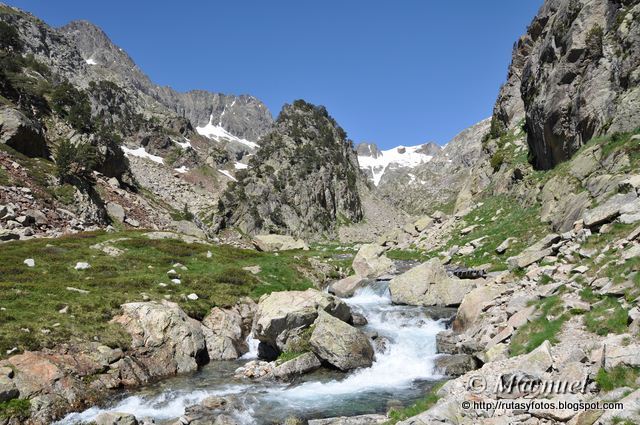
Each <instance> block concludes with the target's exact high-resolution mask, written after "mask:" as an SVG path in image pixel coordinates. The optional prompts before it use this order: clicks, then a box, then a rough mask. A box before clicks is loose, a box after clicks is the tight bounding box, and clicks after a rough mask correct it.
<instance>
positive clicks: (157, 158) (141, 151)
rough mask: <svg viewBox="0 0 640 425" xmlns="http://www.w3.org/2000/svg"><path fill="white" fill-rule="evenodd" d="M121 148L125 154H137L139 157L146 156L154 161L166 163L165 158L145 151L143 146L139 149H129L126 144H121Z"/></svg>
mask: <svg viewBox="0 0 640 425" xmlns="http://www.w3.org/2000/svg"><path fill="white" fill-rule="evenodd" d="M121 148H122V151H123V152H124V154H125V155H131V156H137V157H138V158H146V159H149V160H151V161H153V162H157V163H158V164H164V160H163V159H162V157H161V156H157V155H151V154H150V153H148V152H147V151H145V150H144V148H143V147H139V148H138V149H129V148H128V147H126V146H121Z"/></svg>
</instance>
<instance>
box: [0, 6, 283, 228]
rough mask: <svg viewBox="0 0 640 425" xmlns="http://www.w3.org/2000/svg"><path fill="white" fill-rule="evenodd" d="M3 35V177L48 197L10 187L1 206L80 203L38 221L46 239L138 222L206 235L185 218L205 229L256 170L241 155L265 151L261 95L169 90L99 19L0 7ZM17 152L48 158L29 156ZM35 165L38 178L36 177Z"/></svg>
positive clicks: (43, 206)
mask: <svg viewBox="0 0 640 425" xmlns="http://www.w3.org/2000/svg"><path fill="white" fill-rule="evenodd" d="M0 31H1V32H2V37H0V57H1V58H2V61H1V63H0V95H1V96H2V97H1V98H0V100H1V102H0V103H1V106H2V114H0V132H1V133H2V136H1V143H2V144H3V145H4V146H6V147H7V149H5V150H6V151H7V154H6V158H5V157H3V158H2V159H3V160H5V159H6V163H8V164H11V162H10V161H17V162H16V165H15V166H14V167H5V165H3V168H2V169H0V181H1V182H2V186H6V187H8V188H9V189H11V188H13V186H17V185H26V186H27V187H29V188H30V189H31V190H33V191H34V192H36V193H38V191H43V192H44V193H46V196H45V198H46V199H45V200H40V199H39V200H37V202H23V201H24V199H20V197H19V196H14V194H15V193H21V192H20V191H15V190H13V189H11V190H7V191H6V194H7V196H4V195H3V196H2V197H0V201H1V202H0V204H3V205H4V204H9V205H13V206H14V209H15V210H16V211H18V212H19V211H20V210H22V209H24V208H27V207H29V208H30V209H40V210H42V211H49V208H50V207H51V205H53V206H54V207H55V208H64V209H65V210H71V214H70V215H68V216H67V217H66V218H60V217H58V215H56V214H53V213H52V218H51V219H50V224H51V226H46V227H43V228H42V229H38V230H34V229H31V230H30V231H29V230H28V229H27V231H28V232H31V233H35V234H36V235H40V233H41V232H40V231H42V232H43V234H44V233H46V234H51V233H52V232H59V231H63V232H67V231H78V230H84V229H87V228H93V227H92V226H101V227H104V226H106V225H108V224H110V223H117V222H123V221H124V222H125V225H130V226H132V227H138V226H144V227H161V228H167V229H180V228H182V229H184V228H185V227H184V226H186V225H188V227H189V229H190V230H189V232H191V233H197V234H200V235H201V234H202V232H201V231H200V230H198V229H197V228H196V227H195V224H193V223H187V222H185V221H184V219H185V218H187V219H188V220H193V221H194V222H196V223H198V224H199V225H200V226H201V227H204V225H202V224H200V222H199V219H198V217H199V215H200V212H201V211H203V210H205V209H206V210H211V209H212V208H214V207H215V205H217V200H218V195H219V194H220V192H221V191H222V190H223V189H224V187H225V186H226V183H227V182H228V181H231V180H233V174H234V173H235V171H236V170H237V169H240V168H242V167H246V164H239V163H237V162H236V161H240V160H241V159H242V158H243V157H244V156H245V155H246V154H247V153H250V152H254V151H255V150H256V148H257V147H258V145H257V144H256V143H255V142H254V140H257V139H258V138H259V137H260V135H262V134H264V132H265V131H266V129H267V128H269V127H270V125H271V123H272V118H271V115H270V113H269V111H268V109H267V108H266V107H265V106H264V105H263V104H262V103H261V102H260V101H259V100H257V99H255V98H253V97H251V96H230V95H222V94H215V93H209V92H204V91H196V92H190V93H177V92H175V91H174V90H172V89H170V88H167V87H158V86H157V85H155V84H154V83H153V82H152V81H151V80H150V79H149V78H148V77H147V76H146V75H145V74H144V73H143V72H142V70H141V69H140V68H139V67H137V66H136V64H135V63H134V61H133V60H132V59H131V58H130V57H129V56H128V55H127V53H126V52H124V51H123V50H122V49H120V48H119V47H117V46H115V45H114V44H113V43H112V42H111V40H109V38H108V36H107V35H106V34H105V33H104V32H103V31H102V30H101V29H99V28H97V27H96V26H94V25H93V24H91V23H88V22H83V21H79V22H72V23H70V24H69V25H66V26H64V27H62V28H60V29H56V28H52V27H50V26H49V25H47V24H46V23H45V22H43V21H41V20H39V19H38V18H36V17H35V16H33V15H30V14H28V13H25V12H23V11H21V10H19V9H16V8H12V7H10V6H6V5H2V4H0ZM61 147H64V149H63V148H61ZM11 149H13V150H15V151H17V152H19V153H22V154H25V155H28V156H39V157H42V158H43V159H44V161H43V162H41V163H36V162H33V161H28V160H26V159H23V158H19V157H18V156H16V153H15V152H14V151H12V150H11ZM63 151H64V153H65V155H66V156H65V155H61V154H60V152H63ZM63 157H64V158H66V159H65V162H66V164H65V165H64V166H63V164H62V163H61V162H60V159H61V158H63ZM244 162H245V163H246V160H245V161H244ZM18 163H20V164H18ZM18 165H21V166H22V167H23V168H17V166H18ZM25 173H26V174H31V175H35V176H38V178H37V179H29V180H25V179H24V174H25ZM63 174H64V176H62V175H63ZM109 178H114V180H115V181H111V182H110V183H108V182H107V180H108V179H109ZM105 185H106V186H108V189H105V188H104V187H103V186H105ZM96 189H99V190H97V191H96ZM140 189H146V191H145V190H142V191H141V190H140ZM112 191H113V192H115V194H117V196H111V192H112ZM149 192H151V194H152V196H151V197H149V195H150V193H149ZM72 198H73V199H74V201H73V202H71V199H72ZM151 198H153V199H151ZM40 201H42V202H44V204H42V202H40ZM47 203H48V204H47ZM149 203H151V204H154V206H151V205H150V204H149ZM55 208H54V209H53V210H55ZM194 215H195V216H194ZM127 220H128V221H127ZM54 222H55V224H54ZM131 223H132V224H131ZM5 224H6V223H4V222H3V223H0V230H3V228H4V227H5ZM9 224H11V223H9ZM9 230H11V231H13V229H9ZM18 230H20V229H18ZM14 233H15V235H18V236H20V237H22V234H21V233H20V234H19V232H18V233H16V232H14ZM15 235H14V236H15Z"/></svg>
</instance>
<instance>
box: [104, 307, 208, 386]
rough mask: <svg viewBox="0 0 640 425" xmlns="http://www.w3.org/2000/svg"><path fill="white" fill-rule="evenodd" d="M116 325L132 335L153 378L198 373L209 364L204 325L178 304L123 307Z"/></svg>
mask: <svg viewBox="0 0 640 425" xmlns="http://www.w3.org/2000/svg"><path fill="white" fill-rule="evenodd" d="M113 322H114V323H118V324H120V325H122V326H123V327H124V328H125V330H126V331H127V332H128V333H129V334H130V335H131V337H132V338H133V342H132V348H133V349H134V350H140V351H141V353H143V355H141V356H140V357H146V359H145V364H146V366H147V368H149V369H152V370H153V371H154V372H153V373H152V375H153V376H163V375H171V374H176V373H183V372H190V371H194V370H197V369H198V366H200V365H203V364H205V363H206V362H207V361H208V356H207V349H206V345H205V338H204V334H203V332H202V326H201V325H200V323H199V322H198V321H197V320H195V319H192V318H190V317H189V316H187V315H186V314H185V312H184V311H182V309H181V308H180V307H179V306H178V305H177V304H175V303H171V302H167V301H164V302H162V303H156V302H143V303H129V304H123V305H122V314H121V315H119V316H116V317H115V318H114V319H113Z"/></svg>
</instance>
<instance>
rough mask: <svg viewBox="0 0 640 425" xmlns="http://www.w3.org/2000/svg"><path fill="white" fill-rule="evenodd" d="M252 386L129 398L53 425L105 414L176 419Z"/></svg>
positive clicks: (169, 392) (76, 414)
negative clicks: (197, 406)
mask: <svg viewBox="0 0 640 425" xmlns="http://www.w3.org/2000/svg"><path fill="white" fill-rule="evenodd" d="M249 387H250V386H249V385H236V386H229V387H226V388H221V389H218V390H197V391H166V392H164V393H162V394H159V395H157V396H153V397H143V396H138V395H134V396H131V397H127V398H125V399H123V400H122V401H120V402H118V403H116V404H115V405H113V406H111V407H109V408H98V407H92V408H90V409H88V410H85V411H84V412H80V413H71V414H69V415H67V416H66V417H65V418H64V419H62V420H60V421H58V422H55V423H54V425H75V424H82V423H86V422H91V421H94V420H95V418H96V417H97V416H98V415H99V414H101V413H104V412H119V413H129V414H132V415H135V416H136V418H138V419H140V418H144V417H147V416H148V417H152V418H155V419H160V420H163V419H173V418H177V417H179V416H181V415H183V414H184V411H185V408H186V407H188V406H193V405H195V404H199V403H200V402H202V400H204V399H205V398H207V397H211V396H225V395H231V394H239V393H241V392H243V391H245V390H246V389H247V388H249Z"/></svg>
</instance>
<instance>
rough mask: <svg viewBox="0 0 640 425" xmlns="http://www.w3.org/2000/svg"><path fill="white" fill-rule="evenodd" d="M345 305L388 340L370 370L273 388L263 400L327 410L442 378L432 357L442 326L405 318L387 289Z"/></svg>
mask: <svg viewBox="0 0 640 425" xmlns="http://www.w3.org/2000/svg"><path fill="white" fill-rule="evenodd" d="M345 301H346V302H348V303H349V304H350V305H351V306H352V308H354V309H356V310H360V311H361V312H362V313H363V314H364V315H365V317H366V318H367V320H368V322H369V325H368V328H369V329H371V330H374V331H376V332H377V333H378V334H379V335H380V336H387V337H389V339H390V343H389V345H388V348H387V350H386V351H385V352H384V353H378V354H377V355H376V359H375V361H374V363H373V365H372V366H371V367H369V368H364V369H359V370H357V371H355V372H353V373H352V374H350V375H349V376H347V377H346V378H345V379H342V380H333V381H329V382H307V383H304V384H302V385H299V386H297V387H294V388H287V389H274V390H272V391H271V393H270V394H269V395H268V396H267V397H272V398H276V399H278V400H280V401H281V402H282V401H286V403H288V404H291V405H295V406H305V405H310V404H313V405H314V406H315V407H318V406H319V405H327V406H330V405H333V404H335V403H337V402H339V401H341V400H344V399H345V398H348V397H349V396H350V395H358V394H360V393H366V392H371V391H380V390H389V391H394V390H399V389H408V388H411V386H412V385H413V384H414V383H415V382H416V381H421V380H435V379H438V378H440V376H438V375H437V374H435V372H434V359H435V358H436V346H435V338H436V334H438V332H441V331H442V330H444V329H445V326H444V324H443V323H442V322H440V321H435V320H432V319H430V318H427V317H425V316H424V315H422V314H420V310H416V311H415V314H413V312H412V314H406V310H407V309H410V307H402V306H394V305H391V300H390V297H389V292H388V289H387V288H386V287H382V288H378V289H375V288H371V287H366V288H362V289H361V290H359V291H357V293H356V295H355V296H354V297H352V298H348V299H346V300H345ZM403 313H404V314H403Z"/></svg>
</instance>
